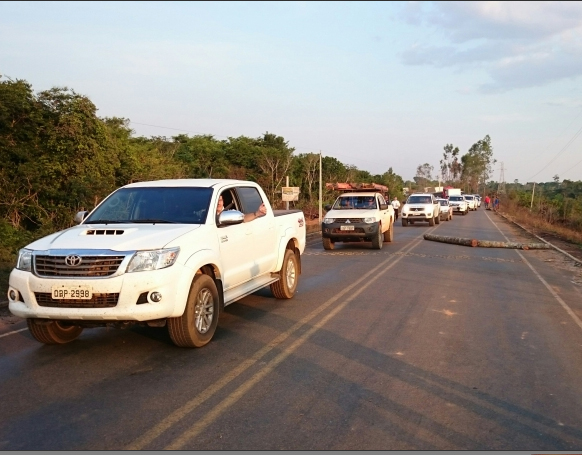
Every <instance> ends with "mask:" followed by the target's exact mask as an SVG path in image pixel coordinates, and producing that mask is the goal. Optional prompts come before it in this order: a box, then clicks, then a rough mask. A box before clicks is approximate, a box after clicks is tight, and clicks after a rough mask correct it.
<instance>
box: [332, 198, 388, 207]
mask: <svg viewBox="0 0 582 455" xmlns="http://www.w3.org/2000/svg"><path fill="white" fill-rule="evenodd" d="M376 208H378V206H377V204H376V198H375V197H374V196H342V197H338V198H337V199H336V201H335V204H333V207H332V209H333V210H353V209H362V210H371V209H376Z"/></svg>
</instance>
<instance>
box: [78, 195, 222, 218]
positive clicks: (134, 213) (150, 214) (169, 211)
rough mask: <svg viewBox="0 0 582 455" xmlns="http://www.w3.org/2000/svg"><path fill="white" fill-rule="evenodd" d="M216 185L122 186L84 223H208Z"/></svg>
mask: <svg viewBox="0 0 582 455" xmlns="http://www.w3.org/2000/svg"><path fill="white" fill-rule="evenodd" d="M211 196H212V188H195V187H167V188H166V187H139V188H122V189H120V190H117V191H116V192H114V193H113V194H111V196H109V197H108V198H107V199H106V200H105V201H104V202H103V203H102V204H101V205H100V206H99V207H98V208H97V210H95V211H94V212H93V213H92V214H91V216H89V218H87V219H86V220H85V222H84V224H89V223H93V224H96V223H102V224H109V223H112V224H113V223H183V224H204V223H205V222H206V215H207V214H208V206H209V205H210V197H211Z"/></svg>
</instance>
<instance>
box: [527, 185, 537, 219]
mask: <svg viewBox="0 0 582 455" xmlns="http://www.w3.org/2000/svg"><path fill="white" fill-rule="evenodd" d="M535 192H536V182H534V186H533V190H532V191H531V204H530V205H529V211H530V212H531V209H532V208H533V200H534V194H535Z"/></svg>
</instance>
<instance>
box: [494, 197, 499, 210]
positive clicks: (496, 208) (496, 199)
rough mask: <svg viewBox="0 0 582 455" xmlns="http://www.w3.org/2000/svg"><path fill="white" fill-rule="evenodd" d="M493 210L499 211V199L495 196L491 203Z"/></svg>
mask: <svg viewBox="0 0 582 455" xmlns="http://www.w3.org/2000/svg"><path fill="white" fill-rule="evenodd" d="M493 209H494V210H495V211H496V212H497V210H499V197H497V196H495V200H494V201H493Z"/></svg>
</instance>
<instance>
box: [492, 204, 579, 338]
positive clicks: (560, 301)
mask: <svg viewBox="0 0 582 455" xmlns="http://www.w3.org/2000/svg"><path fill="white" fill-rule="evenodd" d="M485 215H486V216H487V218H489V221H491V223H493V226H495V227H496V228H497V230H498V231H499V232H501V235H502V236H503V237H505V240H507V241H508V242H509V239H508V238H507V236H506V235H505V234H504V233H503V231H502V230H501V229H499V226H497V224H495V223H494V222H493V220H492V219H491V218H490V217H489V215H488V214H487V213H485ZM515 252H516V253H517V254H519V256H520V257H521V259H522V260H523V262H525V264H526V265H527V266H528V267H529V268H530V269H531V271H532V272H533V273H534V275H535V276H537V277H538V279H539V280H540V281H541V282H542V283H543V285H544V286H545V287H546V289H547V290H548V291H550V294H552V295H553V296H554V298H555V299H556V300H557V301H558V303H559V304H560V305H562V307H563V308H564V310H566V313H568V314H569V315H570V317H571V318H572V319H573V320H574V322H575V323H576V324H577V325H578V327H580V328H581V329H582V321H581V320H580V318H579V317H578V316H576V314H575V313H574V312H573V311H572V308H570V307H569V306H568V304H567V303H566V302H564V301H563V300H562V298H561V297H560V296H559V295H558V294H557V293H556V291H554V290H553V289H552V287H551V286H550V285H549V284H548V282H547V281H546V280H544V278H543V277H542V276H541V275H540V274H539V273H538V271H537V270H536V269H534V267H533V265H531V264H530V263H529V261H528V260H527V259H526V258H525V256H524V255H523V254H521V253H520V252H519V251H518V250H515Z"/></svg>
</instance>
